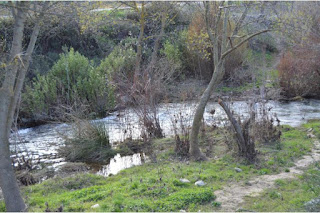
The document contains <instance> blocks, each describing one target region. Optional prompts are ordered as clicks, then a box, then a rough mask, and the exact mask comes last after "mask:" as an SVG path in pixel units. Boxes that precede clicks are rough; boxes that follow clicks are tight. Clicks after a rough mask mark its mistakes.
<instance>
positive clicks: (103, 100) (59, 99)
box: [23, 48, 114, 117]
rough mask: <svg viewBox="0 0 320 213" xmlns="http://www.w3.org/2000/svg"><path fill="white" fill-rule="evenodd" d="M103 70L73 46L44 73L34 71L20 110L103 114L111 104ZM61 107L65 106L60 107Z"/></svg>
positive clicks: (110, 90)
mask: <svg viewBox="0 0 320 213" xmlns="http://www.w3.org/2000/svg"><path fill="white" fill-rule="evenodd" d="M113 96H114V94H113V88H112V86H111V85H110V84H108V81H107V77H106V74H105V73H104V72H102V71H101V70H100V71H99V70H96V69H95V68H94V67H93V65H92V62H90V61H89V60H88V59H87V58H86V57H84V56H83V55H81V54H80V53H78V52H75V51H74V50H73V49H72V48H71V49H70V51H69V52H66V53H64V54H61V55H60V59H59V60H58V61H57V62H56V63H55V65H54V66H53V67H52V69H51V70H50V71H49V72H48V74H47V75H39V74H38V75H37V77H36V78H35V79H34V80H33V81H32V83H31V84H30V85H27V86H26V92H25V93H24V94H23V111H26V112H28V113H31V115H32V114H35V113H43V114H47V115H55V116H58V117H61V116H63V114H60V113H61V112H72V111H76V112H77V111H79V110H85V111H87V112H97V113H99V114H102V115H103V114H104V113H105V112H106V111H107V110H109V109H112V107H113V105H114V97H113ZM61 109H65V110H62V111H61Z"/></svg>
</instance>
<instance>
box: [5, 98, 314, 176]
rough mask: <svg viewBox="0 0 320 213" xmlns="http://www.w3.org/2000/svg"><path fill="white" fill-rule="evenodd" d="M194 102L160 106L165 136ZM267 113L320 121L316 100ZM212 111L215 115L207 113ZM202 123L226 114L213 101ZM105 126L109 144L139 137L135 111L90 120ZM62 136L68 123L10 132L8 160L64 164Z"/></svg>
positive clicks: (115, 162)
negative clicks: (22, 159) (19, 159)
mask: <svg viewBox="0 0 320 213" xmlns="http://www.w3.org/2000/svg"><path fill="white" fill-rule="evenodd" d="M195 106H196V103H195V102H189V103H169V104H162V105H160V107H159V109H158V113H157V116H158V118H159V121H160V125H161V128H162V129H163V133H164V134H165V136H170V135H173V125H172V124H173V122H174V120H175V119H178V120H179V119H181V120H183V123H184V125H186V126H190V125H191V122H192V116H193V113H194V109H195ZM253 106H254V107H255V108H256V109H257V110H259V109H260V108H261V106H262V104H261V103H256V104H254V105H253ZM265 106H266V108H267V109H269V110H270V113H271V114H276V115H277V117H278V119H279V120H280V124H287V125H291V126H299V125H301V124H302V123H305V122H306V121H307V120H309V119H320V108H319V106H320V101H319V100H307V101H303V102H289V103H282V102H277V101H269V102H267V103H265ZM230 108H231V109H232V110H233V111H234V112H235V113H236V114H237V115H240V116H241V118H244V117H246V116H247V115H248V111H249V107H248V104H247V103H246V102H243V101H236V102H233V103H231V104H230ZM213 110H215V113H214V114H212V113H211V112H212V111H213ZM204 121H205V122H206V123H207V124H215V125H218V126H221V125H223V124H224V123H225V122H226V115H225V113H224V111H223V110H222V108H221V107H220V106H219V105H218V104H217V103H216V102H210V103H208V105H207V107H206V110H205V113H204ZM92 122H93V123H100V124H103V125H105V126H106V127H107V129H108V131H109V137H110V142H111V143H114V142H117V141H123V140H124V139H125V138H128V137H131V138H140V134H141V129H142V126H141V124H140V122H139V118H138V116H137V114H136V113H135V109H132V108H131V109H126V110H124V111H121V112H115V113H113V114H112V115H110V116H108V117H106V118H103V119H99V120H94V121H92ZM62 135H69V136H70V135H72V128H71V126H70V125H68V124H47V125H42V126H38V127H34V128H27V129H22V130H19V131H18V132H16V133H12V135H11V137H10V143H11V145H10V149H11V151H12V152H13V153H14V154H12V158H17V157H22V156H24V157H25V158H32V159H33V161H38V162H43V163H46V164H52V166H53V167H58V166H59V165H62V164H63V163H65V162H64V158H62V157H61V156H59V154H58V149H59V148H63V146H64V139H63V137H62ZM144 159H145V157H144V156H141V155H140V154H135V155H133V156H125V157H121V156H119V155H117V156H115V158H114V159H111V161H110V162H111V163H110V164H109V165H107V166H104V167H103V169H102V170H101V171H100V172H99V173H100V174H103V175H109V174H116V173H117V172H119V171H120V170H121V169H125V168H128V167H131V166H134V165H140V164H141V163H143V161H144Z"/></svg>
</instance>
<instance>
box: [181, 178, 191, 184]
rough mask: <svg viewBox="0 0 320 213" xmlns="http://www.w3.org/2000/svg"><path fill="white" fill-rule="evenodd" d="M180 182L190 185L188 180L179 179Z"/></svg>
mask: <svg viewBox="0 0 320 213" xmlns="http://www.w3.org/2000/svg"><path fill="white" fill-rule="evenodd" d="M180 182H181V183H190V180H188V179H185V178H181V179H180Z"/></svg>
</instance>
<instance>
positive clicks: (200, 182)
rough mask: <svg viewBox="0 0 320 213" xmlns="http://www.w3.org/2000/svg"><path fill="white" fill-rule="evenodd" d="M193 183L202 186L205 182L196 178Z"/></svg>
mask: <svg viewBox="0 0 320 213" xmlns="http://www.w3.org/2000/svg"><path fill="white" fill-rule="evenodd" d="M194 185H196V186H204V185H206V183H205V182H203V181H202V180H198V181H197V182H195V183H194Z"/></svg>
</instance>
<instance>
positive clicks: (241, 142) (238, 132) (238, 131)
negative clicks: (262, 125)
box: [218, 99, 246, 152]
mask: <svg viewBox="0 0 320 213" xmlns="http://www.w3.org/2000/svg"><path fill="white" fill-rule="evenodd" d="M218 103H219V104H220V106H221V107H222V108H223V110H224V111H225V112H226V114H227V116H228V119H229V121H230V122H231V124H232V126H233V128H234V130H235V132H236V137H237V140H238V147H239V149H240V151H241V152H242V147H243V146H244V145H245V143H246V142H245V139H244V137H243V131H242V128H241V126H240V125H239V124H238V122H237V121H236V119H235V118H234V117H233V115H232V113H231V111H230V109H229V107H228V106H227V105H226V104H225V103H224V102H223V101H222V100H221V99H219V100H218Z"/></svg>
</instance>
